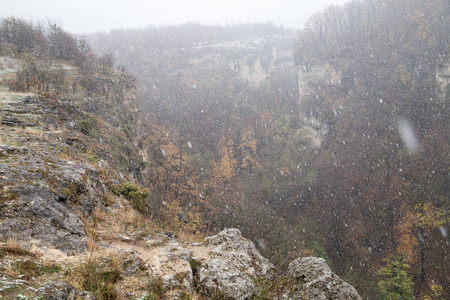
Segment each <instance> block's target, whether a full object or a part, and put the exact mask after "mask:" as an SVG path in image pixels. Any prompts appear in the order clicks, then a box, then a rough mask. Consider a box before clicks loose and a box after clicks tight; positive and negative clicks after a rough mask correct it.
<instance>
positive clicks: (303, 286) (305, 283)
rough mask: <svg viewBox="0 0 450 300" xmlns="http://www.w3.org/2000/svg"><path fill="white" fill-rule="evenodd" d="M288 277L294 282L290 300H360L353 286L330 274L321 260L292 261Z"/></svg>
mask: <svg viewBox="0 0 450 300" xmlns="http://www.w3.org/2000/svg"><path fill="white" fill-rule="evenodd" d="M288 277H289V278H291V279H292V280H293V281H294V287H293V289H292V290H291V294H292V298H291V299H299V300H307V299H317V300H360V299H361V296H360V295H359V294H358V292H357V291H356V289H355V288H354V287H353V286H351V285H350V284H348V283H347V282H345V281H343V280H342V279H340V278H339V277H338V276H337V275H335V274H334V273H333V272H331V270H330V267H329V266H328V265H327V263H326V262H325V260H324V259H323V258H318V257H305V258H299V259H296V260H294V261H293V262H291V263H290V264H289V269H288Z"/></svg>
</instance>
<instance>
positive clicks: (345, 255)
mask: <svg viewBox="0 0 450 300" xmlns="http://www.w3.org/2000/svg"><path fill="white" fill-rule="evenodd" d="M18 28H20V30H17V29H18ZM0 29H1V31H0V39H1V40H0V41H1V42H2V43H1V44H0V45H1V48H0V51H2V52H14V53H18V54H21V55H28V56H29V60H30V63H29V64H28V65H26V66H23V68H22V70H21V72H20V73H19V74H21V75H22V76H23V78H18V80H17V81H16V82H10V83H9V84H10V86H11V88H16V89H17V90H21V89H24V90H27V89H30V88H37V89H38V91H39V93H43V94H46V96H48V97H53V98H55V99H56V98H58V97H59V96H60V95H61V96H62V95H66V94H70V93H71V92H73V89H74V88H80V89H82V90H83V91H84V92H85V93H86V95H88V96H89V95H96V96H98V95H100V96H102V95H103V96H104V98H105V99H110V98H109V95H113V97H112V98H113V99H115V101H116V103H103V105H104V107H107V108H108V109H107V110H106V109H102V107H94V106H95V105H93V104H92V107H91V106H90V105H91V104H90V103H86V107H87V108H89V109H91V110H92V111H93V112H94V111H95V112H102V111H103V114H104V117H105V118H106V119H108V120H109V121H110V123H111V124H114V125H115V126H116V127H117V128H116V129H115V130H113V129H108V130H110V131H111V132H112V133H111V134H110V136H111V139H110V140H107V141H103V140H102V138H101V135H99V134H98V132H97V131H96V130H97V129H96V128H97V125H98V124H95V120H93V119H89V118H88V117H86V118H85V119H83V120H82V122H81V123H80V124H79V125H80V128H81V130H82V131H83V130H84V132H83V133H84V134H85V135H86V136H89V137H90V138H92V139H96V140H98V141H99V144H102V145H104V146H102V147H98V148H93V149H92V153H91V154H92V155H96V156H98V157H101V158H105V159H106V158H107V157H108V161H110V162H111V163H112V164H114V165H116V166H117V167H118V169H119V170H120V171H121V172H122V173H123V174H124V175H125V176H127V175H129V176H130V177H131V176H132V177H134V179H135V181H136V182H139V183H140V184H141V185H143V186H145V187H147V188H148V193H149V203H148V205H145V207H144V209H142V211H143V212H145V213H146V214H147V216H148V217H151V218H153V219H155V220H158V221H159V222H161V223H163V224H164V225H165V226H166V227H167V228H170V230H172V231H174V232H184V233H189V234H192V235H195V234H198V233H211V232H217V231H218V230H221V229H222V228H224V227H237V228H240V229H241V230H242V232H243V234H244V235H245V236H247V237H249V238H251V239H252V240H253V241H254V242H255V243H256V244H257V245H258V248H259V250H260V251H261V252H262V253H263V255H265V256H266V257H269V258H270V259H271V260H272V261H273V262H274V263H275V264H277V265H278V266H285V265H286V264H287V263H289V261H291V260H292V259H293V258H296V257H298V256H309V255H315V256H321V257H323V258H325V259H326V260H327V262H328V263H329V264H330V265H331V266H332V268H333V271H334V272H336V274H338V275H339V276H341V277H343V278H344V279H345V280H347V281H348V282H349V283H351V284H352V285H354V286H355V287H356V288H357V290H358V291H359V292H360V293H361V295H363V296H364V297H365V298H368V299H377V298H382V299H413V297H415V298H416V299H446V298H448V297H449V295H450V271H449V270H450V265H449V259H448V257H449V238H448V233H447V230H448V227H449V204H450V203H449V197H450V190H449V185H448V182H449V179H450V178H449V177H450V176H449V170H450V165H449V154H450V153H449V150H450V149H449V140H450V136H449V135H450V134H449V133H450V115H449V108H448V101H449V99H450V82H449V78H450V70H449V69H450V55H449V50H450V46H449V43H450V40H449V39H450V38H449V33H450V4H449V2H448V1H447V0H425V1H424V0H422V1H419V0H384V1H381V0H364V1H352V2H350V3H348V4H346V5H344V6H332V7H329V8H327V9H325V10H324V11H323V12H320V13H317V14H316V15H314V16H312V17H311V19H310V20H309V22H308V23H307V24H306V26H305V28H304V29H302V30H301V31H300V32H297V33H294V32H292V31H291V30H289V29H285V28H283V27H281V26H276V25H273V24H271V23H267V24H241V25H232V26H202V25H198V24H185V25H179V26H167V27H148V28H145V29H140V30H134V29H133V30H131V29H129V30H113V31H111V32H110V33H99V34H96V35H92V36H88V37H86V40H88V41H89V43H90V45H91V46H89V45H88V44H87V42H86V41H85V40H84V39H79V40H77V39H76V38H74V37H72V36H70V35H69V34H68V33H66V32H65V31H64V30H62V29H61V28H59V27H58V26H56V25H51V24H50V25H49V26H47V27H44V26H42V25H35V24H33V23H30V22H27V21H23V20H19V19H15V18H7V19H3V20H2V22H1V28H0ZM94 53H95V54H94ZM33 57H40V58H47V59H51V60H56V61H58V60H60V61H64V60H71V61H73V62H74V63H75V65H77V66H78V67H79V68H80V70H81V74H80V76H79V77H78V79H77V81H76V82H75V83H74V84H72V85H70V86H69V85H59V83H58V81H57V80H56V79H58V78H60V77H61V74H62V73H61V74H60V75H58V74H59V73H58V74H57V72H58V70H55V69H46V68H45V66H42V65H38V66H37V65H36V64H34V63H33ZM114 65H115V66H116V67H119V68H120V69H122V70H123V71H124V70H127V71H128V72H129V73H130V74H132V75H134V76H135V77H136V81H135V80H134V78H132V77H131V76H128V75H126V74H125V73H120V75H117V74H119V73H114V72H113V71H112V70H111V67H112V66H114ZM108 72H109V73H108ZM107 73H108V76H109V75H111V74H113V73H114V74H116V75H117V76H116V77H117V78H115V81H114V82H110V81H108V79H107V78H106V76H104V77H102V75H101V74H104V75H106V74H107ZM99 74H100V75H99ZM108 78H109V77H108ZM15 83H16V86H14V84H15ZM28 83H29V84H28ZM136 83H137V98H138V101H139V105H140V107H139V109H136V108H135V107H133V108H132V110H131V111H133V114H131V113H130V114H126V113H124V112H125V111H127V112H128V111H130V110H129V108H127V109H125V107H126V106H127V103H126V102H124V101H122V100H123V99H125V98H126V97H125V95H123V91H129V90H133V92H134V87H135V84H136ZM52 93H54V94H52ZM106 96H108V97H106ZM128 96H129V95H128ZM114 105H116V107H118V108H117V109H116V113H114V114H112V113H111V111H112V109H113V107H114ZM138 111H139V112H138ZM83 126H84V127H83ZM104 129H105V130H106V128H104ZM114 137H115V138H114ZM106 148H108V150H105V149H106Z"/></svg>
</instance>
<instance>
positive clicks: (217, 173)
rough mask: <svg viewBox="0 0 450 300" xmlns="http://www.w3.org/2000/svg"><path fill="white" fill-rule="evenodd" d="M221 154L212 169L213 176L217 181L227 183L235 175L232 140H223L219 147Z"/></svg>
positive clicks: (235, 162)
mask: <svg viewBox="0 0 450 300" xmlns="http://www.w3.org/2000/svg"><path fill="white" fill-rule="evenodd" d="M220 152H221V154H222V156H221V158H220V160H219V161H218V162H216V163H215V165H214V167H213V176H214V179H215V180H216V182H217V181H229V180H230V179H231V178H232V177H233V176H234V175H235V174H236V170H235V168H236V164H237V160H236V159H235V158H234V152H233V140H232V139H231V138H223V139H222V142H221V145H220Z"/></svg>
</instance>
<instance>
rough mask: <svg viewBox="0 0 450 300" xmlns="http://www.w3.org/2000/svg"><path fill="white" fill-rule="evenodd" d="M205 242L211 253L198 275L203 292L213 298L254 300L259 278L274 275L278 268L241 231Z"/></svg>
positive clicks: (235, 230) (237, 230)
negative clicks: (252, 299)
mask: <svg viewBox="0 0 450 300" xmlns="http://www.w3.org/2000/svg"><path fill="white" fill-rule="evenodd" d="M205 241H206V244H207V246H208V247H210V249H211V250H210V251H209V258H208V259H207V260H205V261H203V263H202V264H201V265H200V267H199V270H198V276H199V281H200V286H201V289H202V291H203V292H204V293H206V294H207V295H209V296H211V297H214V296H215V297H223V298H225V299H251V298H252V297H253V296H254V295H257V294H258V292H259V287H258V286H257V285H256V282H257V280H256V279H257V278H263V279H268V278H270V277H271V276H273V274H274V270H275V267H274V266H273V265H272V264H271V263H270V262H269V261H268V260H267V259H266V258H264V257H262V256H261V254H260V253H259V252H258V250H257V249H256V247H255V245H254V244H253V242H251V241H249V240H248V239H246V238H244V237H243V236H242V234H241V232H240V231H239V229H226V230H223V231H222V232H220V233H218V234H217V235H214V236H211V237H208V238H206V240H205Z"/></svg>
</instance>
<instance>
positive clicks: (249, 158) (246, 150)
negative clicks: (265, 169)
mask: <svg viewBox="0 0 450 300" xmlns="http://www.w3.org/2000/svg"><path fill="white" fill-rule="evenodd" d="M256 144H257V140H256V138H255V136H254V135H253V134H252V132H251V131H245V133H244V134H243V136H242V142H241V143H240V144H239V150H240V151H241V152H242V153H243V157H242V164H241V166H242V168H251V167H252V166H253V165H255V163H256V161H255V159H254V158H253V156H254V153H255V152H256Z"/></svg>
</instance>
